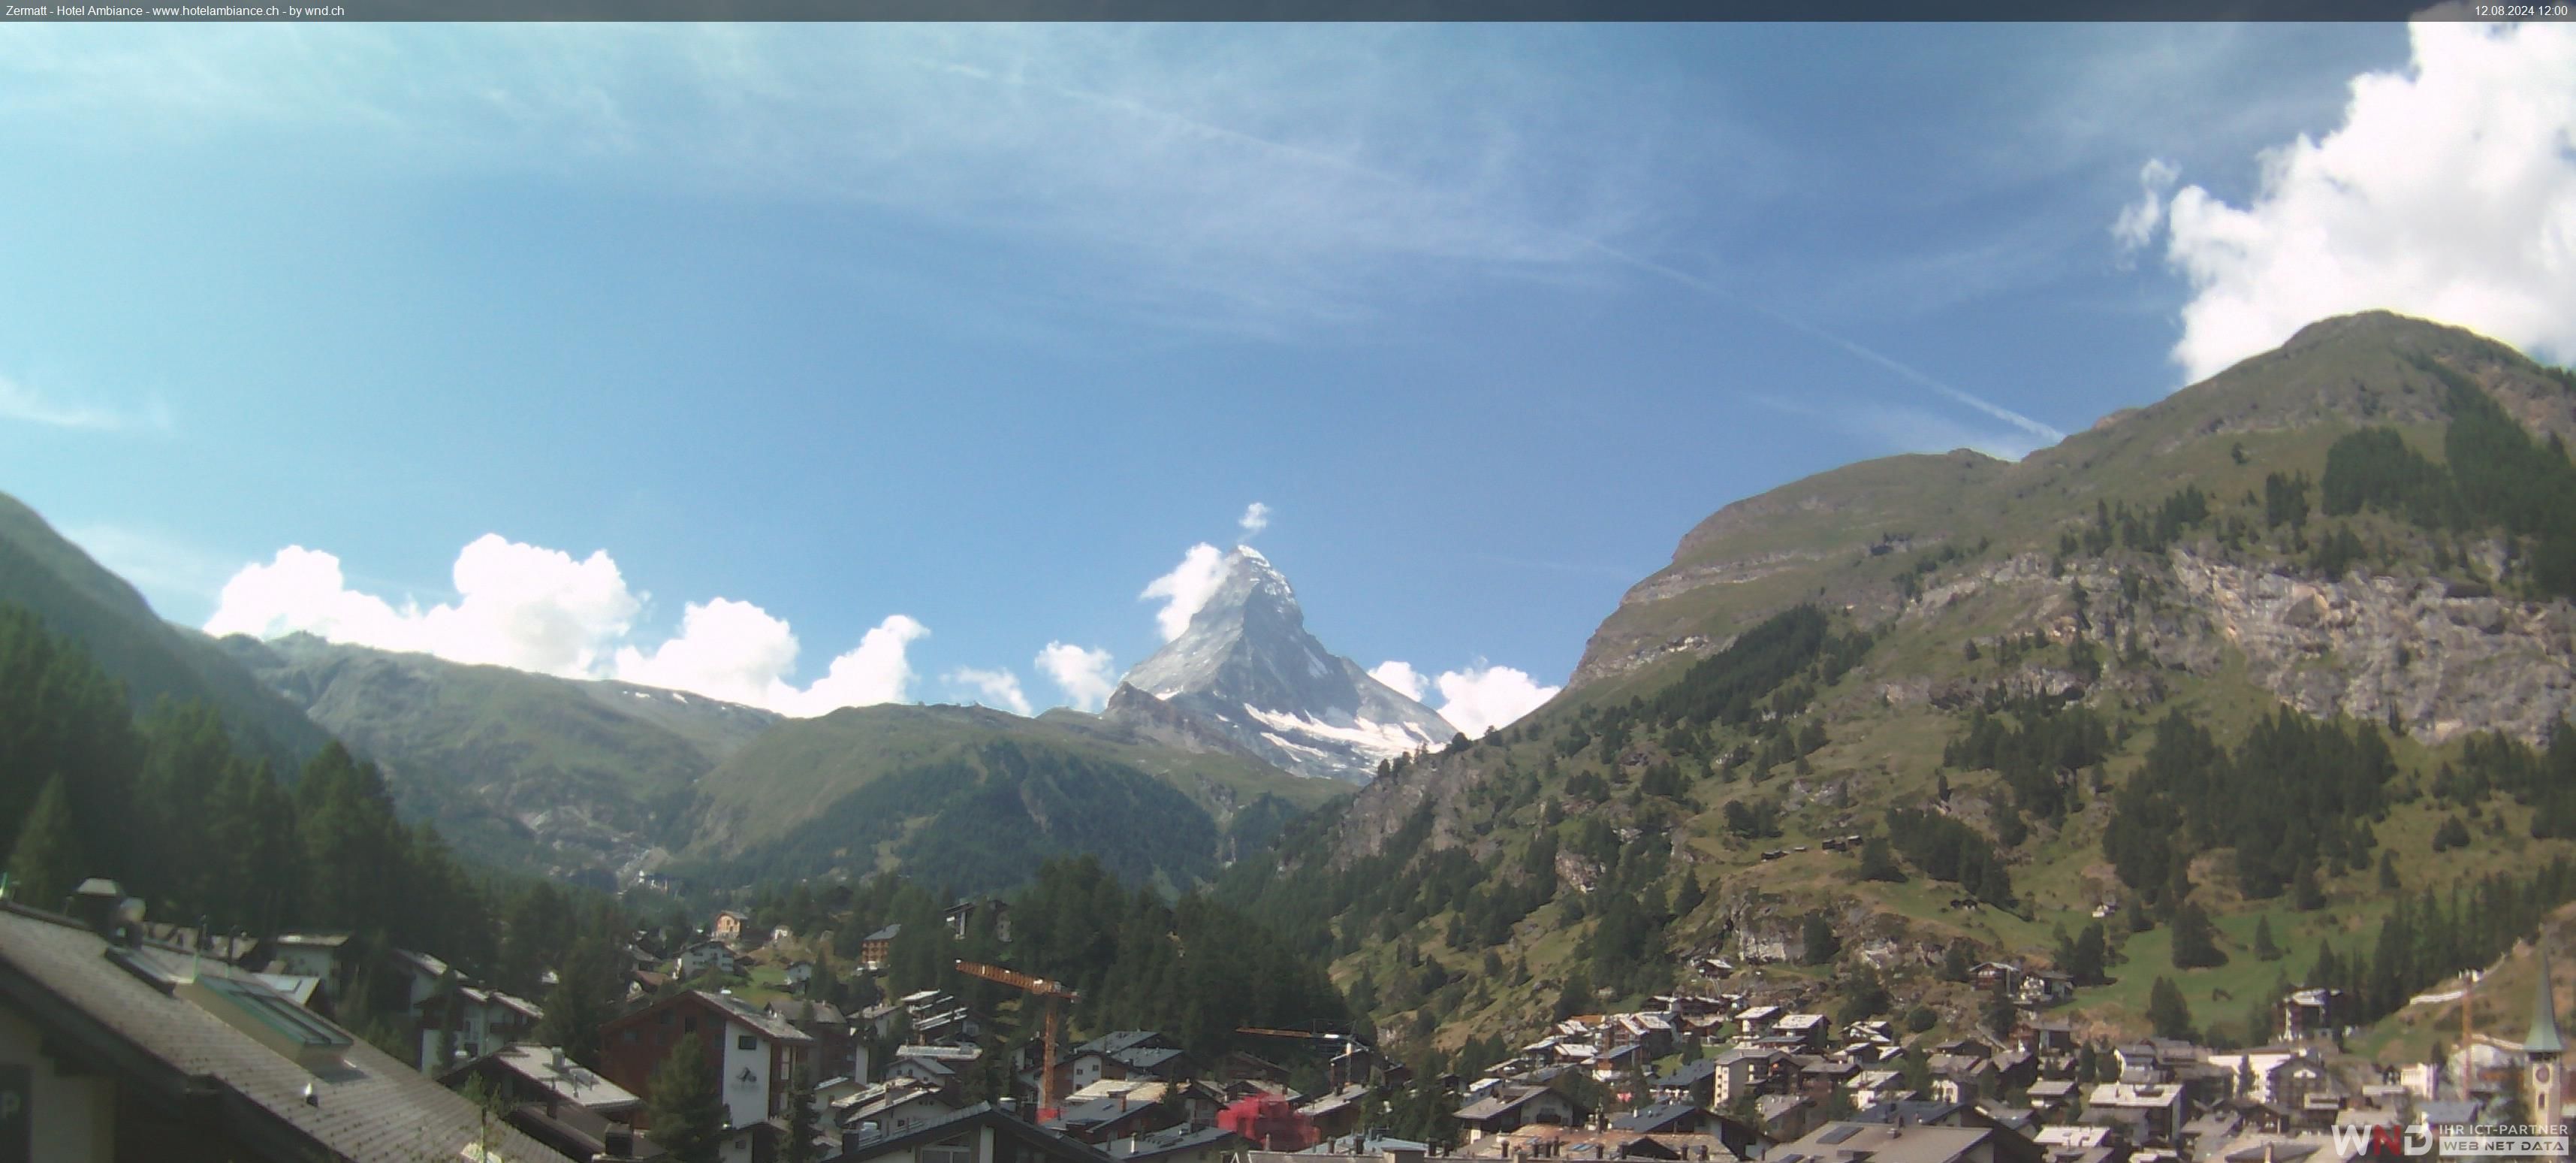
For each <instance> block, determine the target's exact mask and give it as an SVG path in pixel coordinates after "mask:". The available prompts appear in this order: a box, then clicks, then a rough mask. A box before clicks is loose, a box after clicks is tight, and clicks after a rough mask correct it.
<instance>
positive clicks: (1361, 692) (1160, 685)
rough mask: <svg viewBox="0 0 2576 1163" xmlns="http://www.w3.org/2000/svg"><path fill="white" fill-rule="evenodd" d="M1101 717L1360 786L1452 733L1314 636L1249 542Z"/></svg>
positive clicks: (1281, 579)
mask: <svg viewBox="0 0 2576 1163" xmlns="http://www.w3.org/2000/svg"><path fill="white" fill-rule="evenodd" d="M1147 700H1150V703H1149V702H1148V701H1147ZM1103 716H1104V717H1105V718H1107V719H1108V720H1109V721H1111V722H1116V723H1124V724H1129V725H1131V726H1134V727H1135V728H1136V729H1138V730H1144V731H1152V732H1158V733H1160V735H1161V736H1162V737H1168V738H1171V739H1174V740H1188V741H1191V743H1192V744H1193V745H1218V743H1219V741H1223V745H1226V746H1227V747H1228V749H1230V750H1232V751H1234V752H1235V753H1237V754H1240V755H1244V756H1247V757H1251V758H1255V759H1258V760H1260V761H1262V762H1265V763H1268V764H1271V765H1273V766H1276V767H1278V768H1281V769H1282V770H1286V771H1293V772H1296V773H1298V774H1300V775H1307V776H1317V777H1325V778H1332V779H1341V780H1348V781H1351V782H1354V783H1366V782H1367V781H1368V780H1369V778H1370V777H1371V775H1372V774H1373V773H1374V772H1375V770H1376V768H1377V766H1378V765H1379V764H1381V763H1384V762H1386V761H1387V760H1390V759H1393V758H1394V757H1396V756H1398V755H1403V754H1406V753H1408V752H1412V751H1417V750H1420V749H1422V748H1424V747H1431V746H1437V745H1439V744H1441V743H1444V742H1446V741H1448V739H1449V738H1450V737H1451V736H1453V735H1455V734H1456V733H1457V728H1455V727H1453V726H1450V725H1449V723H1448V721H1447V720H1445V719H1442V718H1441V717H1440V713H1439V712H1437V711H1434V710H1432V709H1431V708H1429V707H1426V706H1424V705H1422V704H1421V703H1419V702H1417V701H1415V700H1413V699H1412V698H1410V697H1407V696H1406V695H1405V694H1404V693H1402V692H1400V691H1397V690H1396V689H1394V688H1392V687H1389V686H1387V685H1386V684H1385V683H1382V682H1379V681H1378V680H1377V679H1376V678H1374V677H1372V676H1370V674H1369V673H1368V671H1367V669H1366V668H1364V667H1362V666H1360V664H1358V663H1356V662H1353V661H1351V660H1350V659H1348V658H1344V657H1342V656H1340V655H1337V654H1334V653H1333V652H1332V651H1330V650H1327V649H1325V647H1324V644H1323V643H1322V642H1320V641H1317V640H1316V638H1315V636H1314V635H1313V634H1310V633H1308V632H1307V630H1306V613H1305V610H1304V609H1303V608H1302V607H1300V606H1299V605H1298V603H1297V595H1296V592H1295V591H1294V590H1293V589H1291V588H1290V587H1289V585H1288V579H1287V578H1286V577H1285V576H1282V575H1281V574H1280V572H1279V571H1278V569H1277V568H1276V567H1274V566H1272V565H1271V564H1270V560H1269V559H1268V558H1265V557H1263V556H1262V555H1261V554H1260V553H1259V552H1258V551H1256V550H1254V549H1252V548H1250V547H1249V546H1237V547H1236V548H1235V550H1234V551H1233V552H1232V553H1229V554H1227V555H1226V557H1225V562H1224V574H1223V577H1222V580H1221V581H1220V582H1219V584H1218V586H1217V588H1216V591H1215V593H1214V594H1212V595H1211V596H1210V597H1209V598H1208V601H1207V604H1206V605H1204V606H1201V607H1200V608H1199V610H1198V611H1197V613H1196V614H1194V615H1193V616H1192V617H1191V619H1190V624H1189V627H1188V628H1187V629H1186V630H1184V631H1183V632H1182V633H1181V635H1180V636H1179V637H1177V638H1174V639H1172V640H1171V641H1170V642H1168V643H1165V644H1164V646H1163V648H1162V649H1161V650H1158V651H1156V652H1154V653H1153V654H1152V655H1151V656H1149V657H1147V658H1146V659H1145V660H1144V661H1142V662H1139V663H1137V664H1136V666H1135V668H1134V669H1132V670H1129V671H1128V672H1127V675H1126V677H1125V678H1123V679H1122V680H1121V681H1120V691H1119V696H1118V697H1115V698H1112V699H1111V700H1110V703H1109V705H1108V707H1106V708H1105V709H1104V710H1103Z"/></svg>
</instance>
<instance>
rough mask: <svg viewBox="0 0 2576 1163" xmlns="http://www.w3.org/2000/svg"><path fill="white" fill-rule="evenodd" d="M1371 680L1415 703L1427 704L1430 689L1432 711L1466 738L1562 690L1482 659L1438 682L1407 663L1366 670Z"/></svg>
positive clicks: (1445, 673) (1515, 716) (1516, 716)
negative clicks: (1435, 700)
mask: <svg viewBox="0 0 2576 1163" xmlns="http://www.w3.org/2000/svg"><path fill="white" fill-rule="evenodd" d="M1369 677H1371V678H1374V679H1376V680H1378V681H1379V682H1382V683H1385V684H1386V685H1388V686H1390V687H1393V688H1395V689H1396V690H1398V691H1400V692H1402V693H1403V694H1404V695H1405V696H1406V697H1408V698H1410V699H1412V700H1414V701H1415V702H1426V701H1427V700H1426V699H1425V698H1424V696H1425V695H1427V694H1429V693H1430V690H1429V689H1426V688H1431V689H1436V690H1438V691H1439V693H1440V705H1439V706H1438V707H1436V708H1434V709H1435V710H1437V711H1439V712H1440V717H1441V718H1443V719H1447V720H1449V725H1450V726H1453V727H1456V728H1457V729H1459V730H1460V731H1462V732H1465V733H1466V734H1467V735H1469V736H1477V735H1482V734H1484V733H1485V732H1486V731H1488V730H1490V729H1492V728H1495V727H1502V726H1507V725H1509V724H1510V723H1512V722H1513V721H1514V720H1516V719H1519V718H1520V717H1521V716H1523V715H1526V714H1528V713H1530V712H1531V711H1534V710H1537V709H1538V708H1539V706H1540V705H1541V704H1543V703H1545V702H1547V701H1548V700H1549V699H1552V698H1555V697H1556V692H1558V691H1560V690H1563V689H1564V688H1563V687H1552V686H1540V685H1539V684H1538V683H1537V682H1536V681H1533V680H1532V679H1531V678H1530V676H1529V673H1528V672H1527V671H1523V670H1517V669H1514V668H1512V667H1508V666H1487V665H1485V664H1483V663H1482V662H1481V661H1480V662H1478V663H1477V664H1476V665H1473V666H1470V667H1468V668H1467V669H1465V670H1444V671H1442V672H1440V676H1439V677H1438V678H1435V679H1432V680H1430V681H1429V682H1428V683H1426V682H1424V680H1423V677H1422V674H1421V672H1419V671H1416V670H1415V669H1413V665H1412V664H1411V663H1407V662H1398V661H1395V660H1393V659H1390V660H1388V661H1385V662H1381V663H1379V664H1377V665H1376V666H1375V667H1373V668H1371V669H1370V670H1369Z"/></svg>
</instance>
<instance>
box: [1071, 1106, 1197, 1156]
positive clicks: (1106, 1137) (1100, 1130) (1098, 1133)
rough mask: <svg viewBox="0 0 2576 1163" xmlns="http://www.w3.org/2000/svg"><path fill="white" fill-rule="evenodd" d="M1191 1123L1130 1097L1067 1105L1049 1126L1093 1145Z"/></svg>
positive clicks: (1179, 1114)
mask: <svg viewBox="0 0 2576 1163" xmlns="http://www.w3.org/2000/svg"><path fill="white" fill-rule="evenodd" d="M1188 1121H1189V1119H1188V1116H1187V1115H1185V1114H1183V1113H1182V1112H1181V1111H1180V1110H1178V1109H1176V1108H1174V1107H1172V1106H1167V1105H1165V1104H1163V1103H1160V1102H1154V1101H1150V1100H1140V1099H1138V1098H1136V1097H1134V1096H1133V1095H1131V1094H1127V1093H1120V1094H1117V1095H1103V1096H1101V1097H1098V1098H1091V1099H1085V1100H1083V1101H1081V1102H1073V1103H1067V1104H1066V1105H1065V1107H1064V1109H1063V1111H1061V1112H1060V1113H1058V1114H1057V1116H1056V1117H1055V1118H1054V1119H1053V1120H1051V1121H1049V1122H1048V1123H1047V1124H1046V1125H1047V1127H1048V1129H1050V1130H1056V1131H1061V1132H1063V1133H1064V1134H1065V1135H1066V1136H1068V1137H1071V1138H1074V1139H1078V1140H1081V1141H1082V1142H1085V1143H1091V1144H1094V1145H1098V1144H1103V1143H1107V1142H1109V1141H1110V1140H1112V1139H1128V1138H1134V1137H1136V1136H1138V1135H1143V1134H1148V1133H1151V1132H1154V1131H1160V1130H1165V1129H1168V1128H1171V1127H1175V1126H1181V1125H1184V1124H1186V1123H1187V1122H1188Z"/></svg>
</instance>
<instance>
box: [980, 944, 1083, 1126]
mask: <svg viewBox="0 0 2576 1163" xmlns="http://www.w3.org/2000/svg"><path fill="white" fill-rule="evenodd" d="M957 972H959V973H963V974H965V975H967V976H969V977H980V978H983V979H984V980H986V981H996V982H1000V983H1001V984H1003V985H1007V986H1010V987H1011V988H1013V989H1016V990H1019V991H1020V992H1022V993H1025V994H1028V995H1029V996H1031V997H1038V998H1044V999H1046V1034H1045V1046H1046V1049H1045V1052H1044V1053H1045V1062H1044V1064H1043V1065H1041V1066H1039V1067H1038V1121H1039V1122H1041V1123H1043V1122H1046V1121H1047V1120H1049V1119H1052V1118H1055V1117H1056V1116H1057V1114H1058V1113H1059V1108H1058V1107H1057V1106H1056V1104H1055V1099H1056V1094H1055V1039H1056V1029H1057V1027H1058V1025H1059V1024H1060V1023H1061V1022H1062V1021H1063V1020H1064V1013H1063V1003H1065V1002H1069V1001H1080V1000H1082V995H1080V994H1077V993H1075V992H1074V991H1073V990H1071V989H1069V988H1067V987H1065V986H1064V985H1062V984H1059V983H1057V982H1053V981H1049V980H1047V979H1046V978H1043V977H1031V976H1029V975H1028V974H1025V973H1021V972H1019V971H1017V970H1011V969H1004V968H1002V967H1001V966H999V965H982V964H978V963H976V962H973V961H959V962H958V963H957Z"/></svg>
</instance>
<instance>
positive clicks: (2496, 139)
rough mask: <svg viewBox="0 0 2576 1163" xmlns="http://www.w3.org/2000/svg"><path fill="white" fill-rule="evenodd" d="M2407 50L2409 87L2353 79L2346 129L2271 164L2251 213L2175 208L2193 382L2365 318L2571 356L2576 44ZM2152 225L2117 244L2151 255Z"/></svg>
mask: <svg viewBox="0 0 2576 1163" xmlns="http://www.w3.org/2000/svg"><path fill="white" fill-rule="evenodd" d="M2411 36H2412V42H2413V59H2412V61H2411V62H2410V64H2409V65H2408V67H2407V68H2406V69H2405V70H2404V71H2402V72H2385V73H2379V72H2374V73H2365V74H2363V75H2361V76H2359V77H2356V78H2354V79H2353V81H2352V95H2351V98H2350V100H2349V101H2348V102H2347V103H2346V105H2345V107H2344V121H2343V124H2342V126H2341V127H2339V128H2337V129H2335V130H2334V131H2333V132H2331V133H2328V134H2326V135H2325V136H2324V137H2323V138H2319V139H2315V140H2311V139H2309V138H2307V137H2305V136H2302V137H2300V138H2299V139H2298V140H2296V141H2293V142H2289V143H2287V144H2284V145H2282V146H2280V147H2278V148H2275V149H2273V150H2270V151H2267V152H2266V153H2265V154H2264V155H2263V159H2262V160H2263V174H2262V179H2261V183H2260V187H2259V189H2258V190H2257V191H2256V192H2255V194H2254V196H2253V197H2252V198H2251V199H2249V200H2248V202H2247V204H2246V205H2244V206H2242V207H2239V206H2231V205H2229V204H2227V203H2226V202H2224V201H2221V200H2220V199H2219V198H2217V197H2216V196H2214V195H2212V194H2211V193H2209V191H2207V190H2206V189H2203V188H2202V187H2200V186H2197V185H2193V186H2185V187H2183V188H2182V189H2181V190H2179V191H2177V192H2176V193H2174V195H2173V196H2172V198H2171V199H2170V201H2169V202H2168V203H2167V204H2166V205H2165V207H2164V209H2163V213H2162V216H2161V217H2162V220H2163V228H2164V232H2165V235H2166V240H2167V241H2166V246H2165V256H2164V257H2165V261H2166V263H2167V264H2168V265H2169V266H2171V267H2172V268H2173V269H2174V270H2175V271H2177V272H2179V273H2181V274H2182V275H2183V276H2185V277H2186V278H2187V279H2188V280H2189V282H2190V284H2191V288H2192V299H2191V302H2190V303H2189V304H2188V305H2187V306H2185V307H2184V308H2183V311H2182V338H2181V340H2180V341H2179V342H2177V343H2176V344H2175V346H2174V349H2173V359H2174V362H2176V363H2177V364H2180V365H2181V366H2182V369H2183V371H2184V373H2185V376H2186V378H2187V379H2189V380H2198V379H2201V378H2203V377H2206V376H2208V375H2211V374H2213V373H2215V372H2218V371H2220V370H2222V369H2224V368H2225V367H2227V366H2228V365H2229V364H2231V363H2234V362H2235V361H2237V360H2240V359H2243V358H2245V357H2246V356H2249V355H2253V354H2256V353H2258V352H2261V351H2264V350H2266V349H2269V348H2271V347H2274V346H2277V345H2278V344H2279V343H2280V342H2281V341H2282V340H2284V339H2287V338H2288V337H2289V336H2290V335H2291V333H2293V332H2295V331H2296V330H2298V328H2300V327H2301V326H2303V325H2305V324H2307V323H2310V322H2313V321H2315V320H2317V319H2319V318H2322V317H2325V316H2329V315H2335V314H2341V313H2345V312H2351V311H2358V310H2366V309H2370V308H2387V309H2390V310H2394V311H2400V312H2404V313H2406V314H2410V315H2420V316H2424V317H2427V318H2432V319H2438V320H2441V321H2443V322H2446V323H2454V324H2458V325H2460V326H2463V327H2468V328H2471V329H2473V330H2476V331H2478V332H2481V333H2483V334H2486V335H2489V336H2492V337H2494V338H2496V339H2499V340H2502V341H2504V342H2506V343H2510V344H2513V345H2515V346H2517V347H2521V348H2523V349H2525V350H2528V351H2534V352H2538V353H2545V354H2547V355H2551V356H2554V357H2556V358H2559V359H2566V358H2569V357H2571V356H2576V84H2570V83H2569V82H2568V78H2570V77H2576V27H2570V26H2567V25H2563V24H2547V23H2539V22H2531V23H2522V24H2503V25H2484V24H2472V23H2467V22H2448V21H2441V22H2434V21H2427V22H2422V23H2418V24H2416V25H2414V26H2413V27H2412V29H2411ZM2151 209H2152V208H2151V207H2148V206H2145V205H2143V204H2141V205H2139V206H2132V207H2131V208H2130V210H2129V211H2124V212H2123V214H2122V217H2121V223H2120V224H2119V225H2115V227H2114V233H2115V234H2117V235H2119V237H2120V239H2121V241H2123V242H2126V241H2127V240H2128V239H2129V238H2130V237H2133V236H2135V237H2138V238H2140V239H2141V243H2140V244H2141V245H2143V244H2144V241H2143V240H2144V239H2145V238H2148V237H2151V236H2152V235H2153V232H2154V231H2155V228H2156V227H2155V222H2154V216H2153V215H2152V213H2151ZM2123 227H2125V228H2126V231H2127V232H2126V233H2123V232H2122V228H2123Z"/></svg>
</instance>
